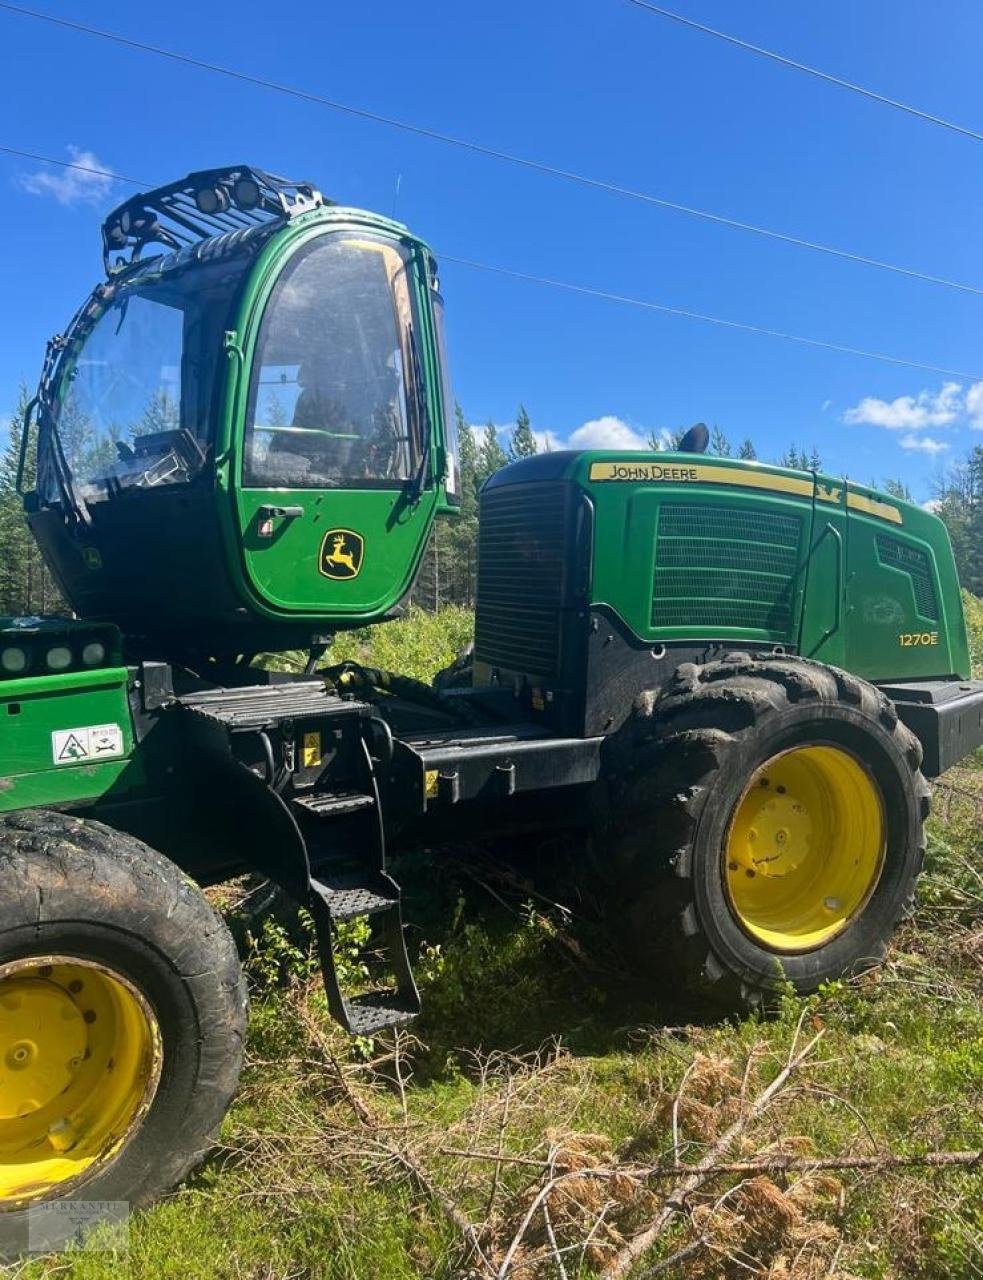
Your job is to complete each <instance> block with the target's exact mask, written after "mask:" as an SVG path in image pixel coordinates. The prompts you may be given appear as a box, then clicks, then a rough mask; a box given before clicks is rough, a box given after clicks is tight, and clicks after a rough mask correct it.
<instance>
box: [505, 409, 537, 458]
mask: <svg viewBox="0 0 983 1280" xmlns="http://www.w3.org/2000/svg"><path fill="white" fill-rule="evenodd" d="M538 452H539V448H538V446H537V444H536V437H535V436H534V435H533V433H532V423H531V422H530V420H529V414H528V413H527V412H526V407H525V405H522V404H520V405H519V413H518V416H517V417H516V420H515V426H514V427H513V428H512V433H511V435H510V437H509V462H518V461H519V459H520V458H531V457H532V456H533V455H534V454H536V453H538Z"/></svg>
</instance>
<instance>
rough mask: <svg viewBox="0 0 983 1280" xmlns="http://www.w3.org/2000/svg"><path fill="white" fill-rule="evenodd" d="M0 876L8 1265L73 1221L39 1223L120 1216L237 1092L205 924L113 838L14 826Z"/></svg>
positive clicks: (0, 1222)
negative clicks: (115, 1209) (119, 1206)
mask: <svg viewBox="0 0 983 1280" xmlns="http://www.w3.org/2000/svg"><path fill="white" fill-rule="evenodd" d="M0 869H2V873H3V884H4V889H3V893H2V895H0V1252H2V1253H3V1254H5V1255H7V1256H10V1255H12V1254H16V1253H18V1252H20V1251H22V1250H24V1249H26V1248H27V1247H31V1248H38V1247H42V1246H43V1245H44V1244H45V1243H48V1244H50V1245H52V1246H57V1245H58V1244H60V1243H62V1240H63V1235H64V1231H65V1223H66V1222H67V1221H71V1220H72V1219H71V1217H70V1215H67V1214H61V1213H55V1212H53V1211H49V1212H39V1210H41V1209H43V1208H44V1206H47V1205H50V1204H53V1203H55V1202H69V1201H74V1202H76V1203H78V1202H80V1201H86V1202H90V1203H91V1202H95V1201H98V1202H115V1203H118V1202H125V1204H126V1205H127V1206H129V1207H132V1208H136V1207H138V1206H141V1205H145V1204H147V1203H149V1202H150V1201H151V1200H153V1199H154V1198H156V1197H157V1196H159V1195H161V1194H162V1193H164V1192H165V1191H168V1190H170V1189H171V1188H172V1187H173V1186H174V1185H175V1184H176V1183H177V1182H179V1181H180V1180H181V1178H183V1177H184V1175H185V1174H186V1173H187V1172H188V1171H189V1170H190V1169H191V1168H192V1167H193V1166H194V1165H195V1164H196V1163H197V1162H198V1161H199V1160H200V1159H201V1157H202V1156H203V1155H204V1154H205V1152H206V1151H207V1149H208V1147H209V1145H210V1144H211V1141H212V1139H213V1136H214V1133H215V1131H216V1129H217V1127H218V1125H219V1123H220V1122H221V1120H222V1117H223V1115H224V1114H225V1111H226V1109H227V1107H228V1104H229V1102H230V1100H231V1098H232V1096H233V1093H234V1090H235V1086H236V1082H237V1079H238V1074H239V1068H240V1065H241V1058H242V1039H243V1033H244V1019H245V989H244V985H243V978H242V974H241V970H240V966H239V962H238V957H237V955H236V952H235V948H234V946H233V943H232V939H231V937H230V935H229V932H228V930H227V929H226V927H225V924H224V923H223V921H222V920H221V918H220V917H219V916H218V915H217V913H216V912H215V911H214V910H213V909H212V908H211V906H210V905H209V904H208V902H207V901H206V900H205V899H204V898H203V897H202V895H201V893H200V892H199V890H198V889H197V888H196V887H195V886H194V885H193V884H191V882H190V881H188V880H187V878H186V877H184V876H183V875H182V873H181V872H180V871H179V870H178V868H177V867H175V866H174V865H173V864H172V863H170V862H168V861H167V859H165V858H163V857H161V856H160V855H159V854H157V853H155V852H154V851H153V850H152V849H149V848H148V847H147V846H146V845H144V844H142V843H140V842H139V841H137V840H135V839H133V838H131V837H129V836H125V835H121V834H120V833H119V832H116V831H113V830H110V829H109V828H108V827H104V826H102V825H101V824H99V823H96V822H89V821H83V820H81V819H79V818H72V817H67V816H65V815H63V814H56V813H50V812H46V811H41V810H38V811H28V812H25V813H20V814H14V815H11V816H8V817H5V818H3V819H0ZM76 1216H77V1215H76ZM88 1217H89V1214H88V1211H86V1213H85V1214H84V1215H83V1219H84V1220H85V1221H88Z"/></svg>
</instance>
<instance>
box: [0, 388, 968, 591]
mask: <svg viewBox="0 0 983 1280" xmlns="http://www.w3.org/2000/svg"><path fill="white" fill-rule="evenodd" d="M27 400H28V396H27V392H26V391H25V390H23V389H22V390H21V394H20V398H19V403H18V406H17V409H16V410H15V412H14V414H13V416H12V418H11V421H10V424H9V429H8V433H7V440H6V443H5V447H4V448H3V450H2V452H0V616H16V615H23V614H35V613H53V612H60V611H63V610H64V608H65V605H64V602H63V601H62V599H61V597H60V595H59V593H58V588H57V586H56V584H55V582H54V580H53V579H52V577H51V574H50V573H49V572H48V570H47V568H46V567H45V565H44V562H43V560H42V559H41V555H40V552H39V551H38V549H37V546H36V545H35V543H34V539H33V538H32V537H31V534H30V532H29V530H28V528H27V524H26V522H25V519H24V514H23V507H22V502H21V498H20V495H19V494H18V493H17V486H16V479H17V469H18V465H19V458H20V438H21V421H22V419H23V414H24V410H25V409H26V407H27ZM456 418H457V429H458V438H459V446H460V463H461V495H460V496H461V506H460V515H459V517H458V518H457V519H455V520H442V521H439V522H438V524H437V528H436V529H435V531H434V534H433V536H432V538H431V541H430V545H429V546H428V548H427V552H426V556H425V559H424V564H423V567H422V569H421V572H420V576H419V579H418V581H417V585H416V587H415V589H414V593H413V598H414V599H415V601H416V602H417V603H419V604H421V605H423V606H424V607H426V608H429V609H435V608H439V607H440V606H442V605H444V604H464V605H473V604H474V592H475V580H476V577H477V566H478V551H477V546H478V494H479V492H480V490H481V487H482V485H483V484H484V483H485V481H486V480H487V479H488V477H489V476H491V475H492V474H493V473H494V472H496V471H498V470H499V469H500V468H501V467H504V466H505V465H506V464H507V463H509V462H515V461H518V460H519V459H522V458H529V457H532V456H534V455H535V454H537V453H539V452H540V451H541V444H540V440H544V439H548V437H547V436H545V435H544V436H541V437H540V438H539V439H537V436H536V433H535V431H534V430H533V425H532V421H531V419H530V416H529V414H528V412H527V411H526V409H525V407H524V406H522V405H520V406H519V409H518V412H517V414H516V418H515V421H514V422H513V423H512V424H511V425H510V426H509V428H508V429H506V430H504V431H503V430H501V429H499V428H498V427H497V426H496V425H495V424H494V423H492V422H488V423H486V424H485V425H484V426H482V427H475V426H472V425H471V424H470V423H469V422H468V421H467V418H466V416H465V414H464V412H463V410H462V409H461V407H460V405H458V406H457V407H456ZM684 433H685V429H684V428H678V429H671V430H669V429H665V428H660V429H658V430H655V431H653V432H651V433H650V435H649V438H648V445H649V447H650V448H652V449H653V450H656V451H663V450H665V449H672V448H674V447H676V446H677V445H678V444H679V442H680V440H681V439H682V437H683V435H684ZM542 448H548V445H543V446H542ZM709 452H710V454H712V455H714V456H716V457H722V458H729V457H736V458H742V459H746V460H752V461H753V460H756V459H758V458H759V453H758V450H757V448H756V446H755V444H754V441H753V440H752V439H751V438H750V437H745V438H744V439H743V440H741V441H740V442H738V443H737V444H734V443H733V442H732V441H731V440H730V439H729V438H728V436H727V434H726V433H725V432H724V431H723V430H722V429H721V428H720V427H719V426H714V427H713V428H712V429H711V432H710V448H709ZM26 461H27V468H26V472H25V477H24V480H25V487H26V488H28V489H29V488H31V487H32V485H33V480H34V475H33V458H32V457H31V456H30V454H29V455H28V458H27V460H26ZM774 461H775V462H777V463H778V464H779V465H781V466H784V467H794V468H797V469H799V470H803V471H809V470H816V471H821V470H822V466H823V460H822V457H821V455H820V453H819V451H818V450H817V449H816V448H815V446H810V447H806V446H804V445H801V444H798V443H795V442H793V443H790V444H789V445H788V447H787V448H786V449H785V450H784V452H783V453H782V454H781V455H780V456H779V457H777V458H775V459H774ZM878 487H879V488H881V489H883V490H885V491H886V492H888V493H890V494H892V495H893V496H894V497H897V498H902V499H905V500H906V501H911V498H912V495H911V493H910V491H909V489H908V487H907V485H905V484H904V483H903V482H902V481H900V480H896V479H885V480H881V481H880V482H878ZM935 510H936V512H937V514H938V515H939V516H941V518H942V519H943V520H944V521H945V523H946V525H947V527H948V530H949V535H950V538H951V539H952V545H953V550H954V552H955V556H956V563H957V565H958V568H959V574H960V578H961V580H962V583H963V585H964V586H965V587H967V588H968V589H969V590H970V591H972V592H973V593H974V594H975V595H983V445H976V446H975V447H974V448H973V449H972V450H971V452H970V453H969V455H968V456H967V457H966V458H965V459H964V460H963V461H962V462H960V463H958V464H957V465H955V466H953V467H951V468H950V469H949V471H948V472H947V473H946V475H945V477H944V479H943V480H942V481H941V482H940V483H939V485H938V486H937V490H936V493H935Z"/></svg>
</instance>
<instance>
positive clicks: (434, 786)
mask: <svg viewBox="0 0 983 1280" xmlns="http://www.w3.org/2000/svg"><path fill="white" fill-rule="evenodd" d="M424 776H425V784H424V793H425V795H426V797H427V799H428V800H435V799H436V798H437V792H438V791H439V790H440V772H439V770H437V769H428V770H427V771H426V774H425V775H424Z"/></svg>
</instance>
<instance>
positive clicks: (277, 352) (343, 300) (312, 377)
mask: <svg viewBox="0 0 983 1280" xmlns="http://www.w3.org/2000/svg"><path fill="white" fill-rule="evenodd" d="M409 271H410V264H409V257H408V255H407V254H406V253H405V252H404V251H403V249H402V248H401V247H399V246H397V245H395V244H393V243H391V242H389V241H383V240H381V239H379V240H377V239H374V238H372V237H369V236H366V237H364V238H363V237H358V238H354V237H350V236H345V235H340V234H337V233H335V234H329V235H326V236H322V237H319V238H318V239H316V240H314V241H312V242H311V243H310V244H308V245H307V246H305V248H303V249H301V250H300V251H299V252H298V253H297V254H296V255H295V256H294V257H293V258H292V259H291V260H290V262H289V263H288V265H287V267H286V268H285V269H284V271H283V273H282V275H281V276H280V278H279V280H278V281H277V283H276V285H275V287H274V289H273V292H272V294H271V296H270V299H269V301H268V303H267V306H266V310H265V313H264V315H263V319H262V322H261V325H260V332H259V337H258V341H257V345H256V352H255V356H254V361H253V370H252V381H251V385H250V396H249V405H248V413H247V424H246V439H245V457H244V473H243V478H244V483H245V484H246V485H247V486H252V487H257V488H299V489H317V488H332V487H335V486H338V485H356V486H357V485H359V484H367V485H397V484H402V483H403V482H405V481H407V480H409V479H410V478H411V477H412V476H413V474H414V471H415V469H416V467H417V466H418V458H419V455H420V426H421V422H420V414H419V411H418V407H417V406H418V400H417V396H418V388H419V379H420V373H419V370H420V364H419V359H418V356H417V348H416V338H415V335H414V330H413V305H412V295H411V291H410V281H409Z"/></svg>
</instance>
